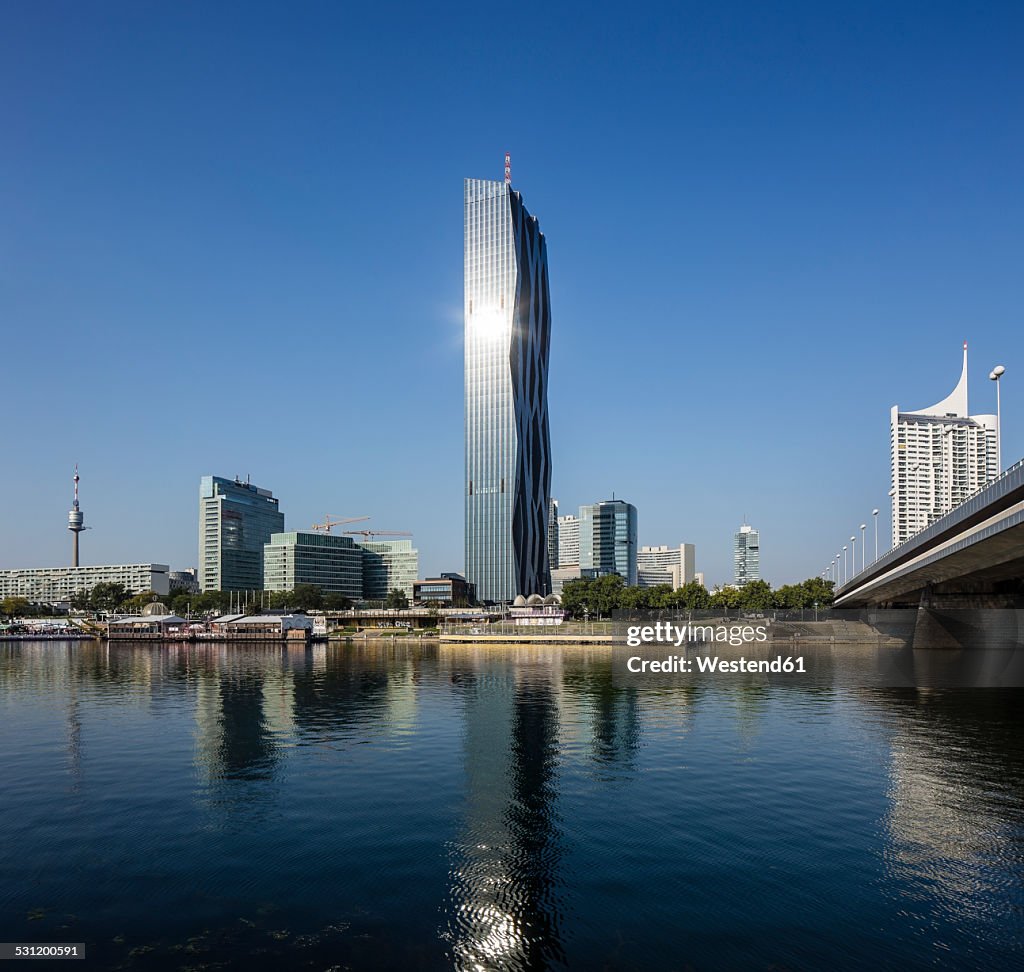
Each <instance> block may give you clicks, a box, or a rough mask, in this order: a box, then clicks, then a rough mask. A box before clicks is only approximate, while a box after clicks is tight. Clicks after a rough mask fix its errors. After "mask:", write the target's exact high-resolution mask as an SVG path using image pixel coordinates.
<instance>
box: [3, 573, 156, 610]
mask: <svg viewBox="0 0 1024 972" xmlns="http://www.w3.org/2000/svg"><path fill="white" fill-rule="evenodd" d="M169 570H170V568H169V567H168V566H167V564H105V565H100V566H95V567H26V568H21V569H15V570H0V598H5V597H24V598H27V599H28V600H29V601H31V602H32V603H33V604H67V603H68V602H69V601H70V600H71V598H72V597H73V596H74V595H75V594H77V593H78V592H79V591H88V590H91V589H92V588H94V587H95V586H96V585H97V584H121V585H123V586H124V587H125V588H126V589H127V590H128V592H129V593H131V594H145V593H147V592H148V591H156V593H157V594H169V593H170V585H169V583H168V578H167V574H168V571H169Z"/></svg>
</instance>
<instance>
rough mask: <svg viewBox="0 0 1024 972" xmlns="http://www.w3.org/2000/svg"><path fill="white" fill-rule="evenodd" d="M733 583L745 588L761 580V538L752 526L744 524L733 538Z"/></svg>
mask: <svg viewBox="0 0 1024 972" xmlns="http://www.w3.org/2000/svg"><path fill="white" fill-rule="evenodd" d="M732 563H733V582H734V583H735V584H737V585H739V586H741V587H742V586H743V585H744V584H746V583H747V582H748V581H752V580H760V579H761V538H760V534H759V533H758V532H757V530H755V529H754V528H753V527H752V526H750V525H749V524H747V523H744V524H743V526H741V527H740V528H739V531H738V532H737V533H736V534H734V536H733V538H732Z"/></svg>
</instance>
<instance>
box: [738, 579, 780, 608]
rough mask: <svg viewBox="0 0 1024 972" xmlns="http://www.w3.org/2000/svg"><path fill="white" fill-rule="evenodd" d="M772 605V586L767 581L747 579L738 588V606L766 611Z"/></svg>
mask: <svg viewBox="0 0 1024 972" xmlns="http://www.w3.org/2000/svg"><path fill="white" fill-rule="evenodd" d="M771 606H772V586H771V584H769V583H768V582H767V581H763V580H752V581H747V583H746V584H744V585H743V586H742V587H741V588H740V607H741V608H742V609H743V610H744V611H767V610H768V609H769V608H770V607H771Z"/></svg>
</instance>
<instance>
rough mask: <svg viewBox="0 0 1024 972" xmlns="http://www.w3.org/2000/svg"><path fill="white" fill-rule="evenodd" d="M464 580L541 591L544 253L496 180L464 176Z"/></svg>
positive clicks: (545, 451)
mask: <svg viewBox="0 0 1024 972" xmlns="http://www.w3.org/2000/svg"><path fill="white" fill-rule="evenodd" d="M464 216H465V224H464V225H465V249H464V270H465V295H464V296H465V303H464V310H465V419H466V443H465V445H466V480H465V484H464V490H465V544H466V578H467V580H469V581H470V583H472V584H473V585H474V586H475V587H476V592H477V597H478V598H479V599H480V600H481V601H485V602H487V601H491V602H507V601H512V600H513V599H514V598H515V597H516V595H518V594H525V595H528V594H547V593H548V591H549V590H550V586H551V577H550V567H549V563H548V528H547V521H548V499H549V498H550V491H551V444H550V438H549V434H548V390H547V383H548V351H549V341H550V331H551V311H550V301H549V296H548V269H547V250H546V243H545V240H544V234H543V233H541V231H540V226H539V225H538V223H537V219H536V217H534V216H531V215H530V214H529V212H527V210H526V207H525V206H524V205H523V200H522V196H521V195H520V194H519V193H518V192H516V191H515V190H513V189H512V187H511V185H510V184H509V180H508V177H506V181H505V182H491V181H489V180H486V179H467V180H466V181H465V210H464Z"/></svg>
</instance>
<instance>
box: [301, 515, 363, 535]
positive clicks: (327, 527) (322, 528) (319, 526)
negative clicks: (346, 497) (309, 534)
mask: <svg viewBox="0 0 1024 972" xmlns="http://www.w3.org/2000/svg"><path fill="white" fill-rule="evenodd" d="M368 519H370V518H369V517H368V516H346V517H342V518H340V519H339V518H338V517H335V518H334V519H333V520H332V519H331V514H330V513H328V514H327V515H326V516H324V522H323V523H314V524H313V529H314V530H315V531H316V532H317V533H330V532H331V528H332V527H336V526H341V525H342V524H343V523H358V522H359V521H360V520H368Z"/></svg>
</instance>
